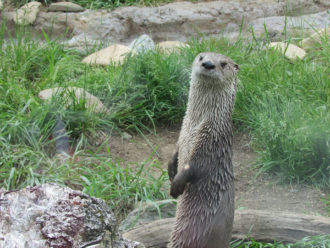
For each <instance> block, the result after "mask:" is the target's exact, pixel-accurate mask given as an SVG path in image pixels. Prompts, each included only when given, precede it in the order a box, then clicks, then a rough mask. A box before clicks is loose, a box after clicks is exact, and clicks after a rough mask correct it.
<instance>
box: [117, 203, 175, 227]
mask: <svg viewBox="0 0 330 248" xmlns="http://www.w3.org/2000/svg"><path fill="white" fill-rule="evenodd" d="M175 211H176V200H163V201H157V202H152V203H146V204H142V205H141V206H139V207H137V208H136V209H135V210H133V211H132V212H131V213H129V214H128V215H127V217H126V219H125V220H123V221H122V222H121V223H120V225H119V230H120V231H121V232H123V231H126V230H128V229H130V228H133V227H137V226H140V225H143V224H145V223H149V222H151V221H153V220H159V219H165V218H172V217H174V216H175Z"/></svg>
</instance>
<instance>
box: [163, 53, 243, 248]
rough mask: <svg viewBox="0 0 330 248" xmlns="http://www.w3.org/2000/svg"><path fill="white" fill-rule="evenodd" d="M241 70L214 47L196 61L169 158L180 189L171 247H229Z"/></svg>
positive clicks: (174, 184) (173, 192)
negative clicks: (234, 128)
mask: <svg viewBox="0 0 330 248" xmlns="http://www.w3.org/2000/svg"><path fill="white" fill-rule="evenodd" d="M237 71H238V65H237V64H235V63H234V62H233V61H232V60H231V59H230V58H228V57H226V56H224V55H221V54H216V53H201V54H199V55H198V56H197V57H196V59H195V61H194V63H193V68H192V74H191V82H190V91H189V99H188V105H187V111H186V115H185V117H184V121H183V124H182V128H181V132H180V137H179V140H178V143H177V151H176V153H175V155H174V156H173V158H172V160H171V161H170V162H169V177H170V180H171V182H172V184H171V195H172V196H173V197H174V198H176V197H178V196H179V195H181V196H180V197H179V199H178V206H177V213H176V223H175V225H174V230H173V232H172V235H171V240H170V243H169V245H168V247H169V248H227V247H229V242H230V238H231V231H232V226H233V219H234V182H233V180H234V175H233V167H232V118H231V117H232V111H233V107H234V101H235V94H236V83H237V78H236V74H237Z"/></svg>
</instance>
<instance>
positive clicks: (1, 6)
mask: <svg viewBox="0 0 330 248" xmlns="http://www.w3.org/2000/svg"><path fill="white" fill-rule="evenodd" d="M2 9H3V0H0V11H1V10H2Z"/></svg>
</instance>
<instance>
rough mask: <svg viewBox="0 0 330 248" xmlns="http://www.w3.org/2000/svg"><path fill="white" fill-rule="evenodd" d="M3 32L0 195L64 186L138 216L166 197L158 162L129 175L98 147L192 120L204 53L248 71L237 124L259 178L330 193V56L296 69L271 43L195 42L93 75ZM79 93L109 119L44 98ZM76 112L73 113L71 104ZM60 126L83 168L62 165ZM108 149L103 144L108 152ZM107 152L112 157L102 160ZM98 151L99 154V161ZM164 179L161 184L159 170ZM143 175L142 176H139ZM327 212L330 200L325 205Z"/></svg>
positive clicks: (70, 58) (52, 45) (74, 56)
mask: <svg viewBox="0 0 330 248" xmlns="http://www.w3.org/2000/svg"><path fill="white" fill-rule="evenodd" d="M5 29H6V27H5V24H3V25H2V27H1V29H0V46H1V47H2V49H1V50H0V123H1V125H0V187H5V188H7V189H17V188H22V187H25V186H27V185H34V184H38V183H42V182H48V181H52V182H57V183H60V184H66V185H70V186H72V187H73V188H77V189H81V190H83V191H85V192H87V193H89V194H91V195H94V196H97V197H101V198H103V199H105V200H107V201H108V202H109V203H110V204H111V205H112V206H120V209H121V210H118V211H122V210H123V209H127V208H129V207H130V206H131V205H132V204H133V203H135V202H136V201H140V200H142V201H147V200H156V199H164V198H166V197H167V193H166V189H165V188H164V182H165V181H166V180H167V176H166V175H165V173H164V171H163V170H162V169H161V168H159V164H158V162H157V161H147V162H146V163H144V164H142V165H135V166H133V167H135V169H132V168H130V167H129V166H127V165H126V164H125V162H124V161H123V162H121V163H118V162H117V161H113V160H112V159H111V151H108V152H107V153H104V154H102V153H101V151H102V152H104V147H103V148H100V147H93V146H92V145H91V144H92V143H93V139H95V137H97V134H98V132H100V131H102V132H105V133H106V134H110V133H111V131H112V130H123V129H126V130H131V131H132V130H133V131H138V132H141V131H143V132H148V131H151V132H153V131H154V130H155V127H156V126H158V125H172V124H175V125H177V124H179V123H180V122H181V120H182V117H183V115H184V112H185V106H186V101H187V94H188V88H189V74H190V67H191V63H192V61H193V59H194V58H195V56H196V55H197V54H198V53H199V52H203V51H214V52H220V53H223V54H225V55H228V56H230V57H232V58H233V59H234V60H235V61H236V62H237V63H238V64H239V65H240V68H241V70H240V73H239V78H240V80H241V82H240V83H239V86H238V92H237V100H236V106H235V112H234V115H233V119H234V123H235V126H236V127H237V128H239V129H240V130H243V131H247V132H249V133H250V134H251V136H252V137H253V144H254V148H255V150H256V151H257V152H258V153H259V154H260V156H259V158H260V160H259V168H260V169H259V171H260V173H261V172H270V173H272V174H273V175H275V176H276V177H277V178H278V179H279V180H281V181H285V182H290V183H313V184H317V185H321V186H323V187H329V185H330V181H329V180H330V177H329V174H330V167H329V165H330V160H329V159H330V131H329V128H328V127H329V124H330V114H329V95H330V83H329V78H328V76H329V66H328V61H329V60H330V48H329V42H328V41H327V40H326V39H325V40H324V41H323V43H322V45H321V48H322V49H321V50H318V49H315V50H311V51H310V52H309V53H308V56H307V57H306V58H305V59H304V60H302V61H299V60H298V61H296V62H294V63H292V62H290V61H289V60H287V59H286V58H284V57H283V56H282V55H281V54H279V53H277V52H276V51H273V50H264V49H263V48H262V43H261V42H260V41H259V40H257V39H255V40H253V41H252V42H246V41H244V40H239V41H237V42H236V43H230V42H228V41H227V40H225V39H222V38H221V39H204V40H202V41H197V40H192V41H191V42H190V46H191V47H190V48H184V49H182V51H181V54H170V55H165V54H163V53H161V52H160V51H155V52H148V53H146V54H143V55H139V56H132V57H129V58H128V59H127V60H126V61H125V63H124V64H123V65H121V66H119V67H116V66H114V65H110V66H106V67H103V66H87V65H85V64H82V63H81V62H80V61H81V59H82V56H81V55H79V54H78V53H77V52H75V51H73V50H67V49H65V47H64V46H63V44H62V43H61V42H59V41H51V40H49V39H48V37H47V36H46V35H45V37H43V38H44V40H46V42H45V43H44V44H39V43H38V42H36V41H34V40H33V39H32V38H31V37H30V36H29V34H28V33H26V32H25V31H24V30H23V31H21V32H18V33H17V34H16V35H15V36H14V37H10V38H9V39H8V40H7V41H5V40H4V38H3V37H4V35H3V34H4V31H5ZM60 86H61V87H68V86H75V87H81V88H84V89H86V90H87V91H88V92H90V93H92V94H93V95H95V96H97V97H99V98H100V100H101V101H102V102H103V103H104V104H105V105H106V106H107V107H108V108H109V110H110V111H109V113H94V112H92V111H89V110H88V109H86V107H85V106H84V102H77V101H75V99H74V97H73V95H69V96H63V95H59V96H58V97H56V98H54V99H53V101H49V102H42V101H41V100H40V99H39V98H38V93H39V91H41V90H43V89H47V88H51V87H60ZM68 102H72V104H69V105H67V104H65V103H68ZM55 116H56V117H60V118H61V119H62V120H63V121H64V122H65V124H66V128H67V131H68V134H69V135H70V137H71V138H72V139H71V140H72V143H71V146H72V148H73V149H75V150H76V152H75V156H76V157H77V158H78V157H80V158H81V159H83V161H84V162H78V163H75V162H70V161H67V162H65V163H58V162H56V161H54V158H53V156H54V140H53V139H50V136H51V130H52V128H53V126H54V123H55ZM104 145H105V144H103V146H104ZM102 149H103V150H102ZM97 151H98V152H97ZM155 168H156V169H157V168H158V169H157V170H159V172H160V175H161V176H160V177H159V178H154V177H153V176H152V174H151V173H150V170H154V169H155ZM136 170H137V171H138V173H137V171H136ZM324 201H325V204H327V202H328V200H324Z"/></svg>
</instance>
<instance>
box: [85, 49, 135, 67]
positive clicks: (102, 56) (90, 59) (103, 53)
mask: <svg viewBox="0 0 330 248" xmlns="http://www.w3.org/2000/svg"><path fill="white" fill-rule="evenodd" d="M129 53H132V54H135V52H134V51H132V49H131V48H129V47H127V46H124V45H119V44H116V45H111V46H109V47H107V48H104V49H102V50H100V51H98V52H95V53H92V54H90V55H88V56H87V57H85V58H84V59H83V60H82V62H83V63H85V64H96V65H110V64H111V63H115V64H120V63H122V62H123V61H124V59H125V57H126V56H127V55H128V54H129Z"/></svg>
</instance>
